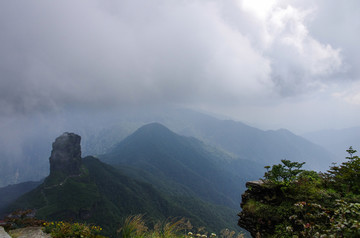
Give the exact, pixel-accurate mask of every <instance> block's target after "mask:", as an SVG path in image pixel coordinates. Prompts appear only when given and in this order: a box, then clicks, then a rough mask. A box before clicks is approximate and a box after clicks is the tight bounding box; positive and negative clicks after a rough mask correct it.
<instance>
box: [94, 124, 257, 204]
mask: <svg viewBox="0 0 360 238" xmlns="http://www.w3.org/2000/svg"><path fill="white" fill-rule="evenodd" d="M100 159H101V160H103V161H104V162H106V163H109V164H112V165H114V166H121V167H123V169H124V168H126V167H124V166H128V167H133V168H137V169H141V170H144V171H145V173H144V174H142V175H139V174H138V175H137V176H138V177H143V179H147V180H148V181H150V182H151V183H152V184H153V185H154V186H156V187H157V188H159V189H161V190H162V191H168V192H170V193H173V194H175V195H176V194H181V193H184V191H190V193H192V194H196V195H197V196H199V197H200V198H202V199H204V200H206V201H208V202H212V203H215V204H219V205H226V206H228V207H231V208H237V207H238V206H239V202H240V193H241V191H239V188H241V187H242V186H243V184H244V182H245V181H246V179H254V178H258V176H260V174H261V172H259V169H260V170H262V168H261V166H260V167H257V166H255V165H254V163H253V162H251V161H245V160H238V161H235V160H234V159H233V158H231V157H229V156H227V155H226V154H223V153H221V152H220V151H217V150H215V149H214V148H211V150H210V147H207V146H206V145H205V144H203V143H202V142H201V141H199V140H197V139H195V138H191V137H184V136H180V135H177V134H176V133H174V132H172V131H170V130H169V129H168V128H166V127H164V126H162V125H161V124H158V123H151V124H148V125H145V126H143V127H141V128H139V129H138V130H137V131H136V132H134V133H133V134H132V135H130V136H129V137H127V138H126V139H125V140H123V141H122V142H121V143H119V144H118V145H117V146H115V147H114V148H113V150H112V151H111V152H110V153H108V154H105V155H103V156H100ZM240 161H241V162H240ZM234 165H235V166H236V167H234ZM130 172H131V171H130ZM164 181H166V182H164ZM188 193H189V192H188Z"/></svg>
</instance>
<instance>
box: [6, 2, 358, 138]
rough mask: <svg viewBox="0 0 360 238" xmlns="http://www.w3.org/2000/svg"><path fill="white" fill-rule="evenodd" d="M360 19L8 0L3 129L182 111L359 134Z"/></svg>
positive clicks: (171, 5)
mask: <svg viewBox="0 0 360 238" xmlns="http://www.w3.org/2000/svg"><path fill="white" fill-rule="evenodd" d="M359 12H360V1H359V0H346V1H337V0H299V1H297V0H291V1H290V0H289V1H280V0H279V1H276V0H237V1H236V0H234V1H220V0H218V1H215V0H214V1H212V0H192V1H190V0H121V1H118V0H116V1H115V0H114V1H104V0H83V1H82V0H77V1H72V0H71V1H70V0H68V1H66V0H65V1H64V0H62V1H48V0H43V1H41V0H38V1H0V74H1V77H0V119H1V121H3V122H4V121H8V120H10V119H16V118H19V117H27V116H31V115H33V114H41V113H52V112H53V113H56V112H59V111H62V110H66V109H68V108H72V109H74V108H79V110H80V109H81V108H86V110H93V111H94V112H97V111H98V110H99V109H103V108H109V110H115V108H121V107H124V106H133V107H135V106H137V105H141V106H147V105H148V106H153V105H160V106H161V105H163V104H164V105H165V104H174V105H183V106H188V107H191V108H194V109H201V110H204V111H208V112H211V113H215V114H222V115H225V116H228V117H229V118H232V119H235V120H239V121H243V122H245V123H248V124H250V125H254V126H258V127H260V128H262V129H278V128H287V129H289V130H291V131H293V132H295V133H302V132H307V131H313V130H320V129H325V128H346V127H351V126H359V125H360V123H359V121H360V67H359V66H360V44H359V37H360V15H359ZM13 123H14V122H13Z"/></svg>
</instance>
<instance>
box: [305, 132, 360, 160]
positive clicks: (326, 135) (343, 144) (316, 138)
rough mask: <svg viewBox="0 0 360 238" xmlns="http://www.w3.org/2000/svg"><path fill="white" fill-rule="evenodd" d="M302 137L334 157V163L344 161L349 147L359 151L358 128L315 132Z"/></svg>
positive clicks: (359, 133)
mask: <svg viewBox="0 0 360 238" xmlns="http://www.w3.org/2000/svg"><path fill="white" fill-rule="evenodd" d="M303 137H304V138H306V139H308V140H309V141H311V142H313V143H315V144H318V145H320V146H322V147H324V148H326V149H327V150H328V151H330V152H331V153H332V154H334V155H335V156H336V160H335V162H340V161H341V162H342V161H344V160H345V157H346V156H347V155H348V154H347V153H346V150H347V149H348V148H349V147H350V146H352V147H353V148H354V149H356V150H360V127H351V128H345V129H337V130H335V129H334V130H321V131H315V132H311V133H306V134H304V135H303ZM333 162H334V161H333Z"/></svg>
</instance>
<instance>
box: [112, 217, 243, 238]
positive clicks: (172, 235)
mask: <svg viewBox="0 0 360 238" xmlns="http://www.w3.org/2000/svg"><path fill="white" fill-rule="evenodd" d="M118 232H119V234H120V237H122V238H183V237H188V238H194V237H199V238H208V237H209V238H210V237H211V238H215V237H217V235H216V234H215V233H208V232H207V231H206V230H205V229H204V227H200V228H198V229H194V227H193V226H192V225H191V223H190V221H189V220H186V219H184V218H181V219H166V220H164V221H157V222H156V223H155V225H154V226H153V229H149V228H148V227H147V226H146V224H145V221H144V219H143V216H142V215H134V216H129V217H127V218H126V219H125V221H124V223H123V225H122V227H121V228H120V229H119V230H118ZM220 237H222V238H232V237H234V238H235V237H236V238H243V237H244V234H242V233H238V234H236V232H235V231H231V230H229V229H223V230H221V232H220Z"/></svg>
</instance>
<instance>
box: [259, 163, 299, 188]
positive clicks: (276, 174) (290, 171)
mask: <svg viewBox="0 0 360 238" xmlns="http://www.w3.org/2000/svg"><path fill="white" fill-rule="evenodd" d="M281 162H282V163H283V164H277V165H273V166H272V168H271V170H269V168H270V166H265V168H266V169H267V170H268V171H267V172H266V173H265V175H264V178H265V180H268V181H270V182H271V183H275V184H283V185H288V184H290V183H291V182H293V181H294V180H295V179H296V178H297V177H298V175H299V174H300V173H301V172H303V170H302V169H301V167H302V166H303V165H304V164H305V162H303V163H299V162H291V161H290V160H281Z"/></svg>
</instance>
